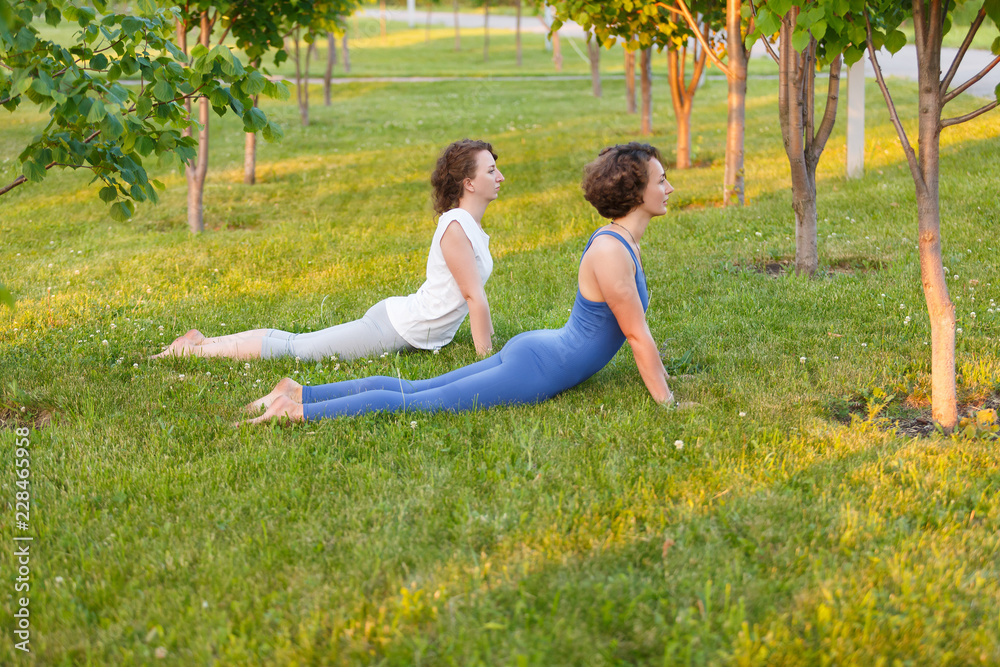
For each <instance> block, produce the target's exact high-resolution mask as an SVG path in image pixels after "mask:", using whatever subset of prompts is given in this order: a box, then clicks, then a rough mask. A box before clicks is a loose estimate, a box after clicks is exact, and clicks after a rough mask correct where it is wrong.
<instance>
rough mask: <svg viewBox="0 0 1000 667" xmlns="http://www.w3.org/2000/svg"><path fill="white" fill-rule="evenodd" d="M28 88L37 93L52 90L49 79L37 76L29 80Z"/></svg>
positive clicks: (45, 92) (41, 93)
mask: <svg viewBox="0 0 1000 667" xmlns="http://www.w3.org/2000/svg"><path fill="white" fill-rule="evenodd" d="M30 88H31V90H33V91H35V92H36V93H38V94H39V95H48V94H49V93H51V92H52V83H51V80H47V79H43V78H42V77H38V78H37V79H35V80H34V81H32V82H31V86H30Z"/></svg>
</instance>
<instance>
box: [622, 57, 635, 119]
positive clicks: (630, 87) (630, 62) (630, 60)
mask: <svg viewBox="0 0 1000 667" xmlns="http://www.w3.org/2000/svg"><path fill="white" fill-rule="evenodd" d="M635 111H636V107H635V51H629V50H627V49H626V50H625V112H626V113H635Z"/></svg>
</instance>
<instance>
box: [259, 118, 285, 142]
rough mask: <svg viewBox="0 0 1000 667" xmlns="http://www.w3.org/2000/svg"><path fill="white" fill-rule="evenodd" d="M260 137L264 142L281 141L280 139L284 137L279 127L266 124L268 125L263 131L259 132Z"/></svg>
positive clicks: (269, 123)
mask: <svg viewBox="0 0 1000 667" xmlns="http://www.w3.org/2000/svg"><path fill="white" fill-rule="evenodd" d="M261 136H263V137H264V140H265V141H269V142H275V141H281V139H282V138H283V137H284V136H285V132H284V130H282V129H281V127H280V126H278V125H275V124H274V123H271V122H268V124H267V125H266V126H264V129H263V130H262V131H261Z"/></svg>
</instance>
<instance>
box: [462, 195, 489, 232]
mask: <svg viewBox="0 0 1000 667" xmlns="http://www.w3.org/2000/svg"><path fill="white" fill-rule="evenodd" d="M487 204H489V202H488V201H484V200H482V199H479V198H474V197H462V198H461V199H459V200H458V208H460V209H462V210H463V211H466V212H467V213H468V214H469V215H471V216H472V219H473V220H475V221H476V224H477V225H479V226H480V227H482V226H483V215H485V213H486V206H487Z"/></svg>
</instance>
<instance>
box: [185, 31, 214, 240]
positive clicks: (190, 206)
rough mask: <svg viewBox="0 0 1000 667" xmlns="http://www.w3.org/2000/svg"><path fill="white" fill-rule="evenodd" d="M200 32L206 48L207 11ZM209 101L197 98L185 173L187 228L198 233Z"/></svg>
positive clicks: (205, 169)
mask: <svg viewBox="0 0 1000 667" xmlns="http://www.w3.org/2000/svg"><path fill="white" fill-rule="evenodd" d="M200 27H201V32H200V34H199V36H198V43H199V44H201V45H202V46H204V47H205V48H206V49H207V48H208V47H209V46H210V44H211V41H210V40H211V38H212V28H211V26H210V25H209V22H208V12H207V11H205V12H202V13H201V26H200ZM208 114H209V103H208V98H207V97H204V96H203V97H201V98H199V100H198V122H199V123H200V124H201V129H200V130H199V131H198V157H197V158H195V160H194V161H193V162H191V163H188V166H187V169H186V170H185V171H186V174H187V184H188V196H187V214H188V230H190V231H191V233H192V234H198V233H200V232H202V231H204V230H205V218H204V208H203V201H204V195H205V176H206V175H207V174H208V121H209V115H208Z"/></svg>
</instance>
